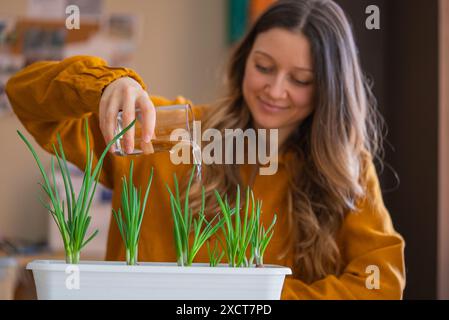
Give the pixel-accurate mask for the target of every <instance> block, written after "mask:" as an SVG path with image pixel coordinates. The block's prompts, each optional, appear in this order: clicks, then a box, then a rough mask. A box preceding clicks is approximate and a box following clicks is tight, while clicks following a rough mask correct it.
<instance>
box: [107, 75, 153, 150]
mask: <svg viewBox="0 0 449 320" xmlns="http://www.w3.org/2000/svg"><path fill="white" fill-rule="evenodd" d="M136 108H139V109H140V111H141V116H142V121H141V124H142V139H141V140H142V144H141V146H140V147H141V148H142V151H143V152H144V153H145V154H148V153H153V152H154V150H153V146H152V144H151V139H152V138H153V136H154V128H155V125H156V110H155V107H154V105H153V102H152V101H151V99H150V97H149V95H148V93H147V92H146V91H145V90H144V89H143V88H142V86H141V85H140V84H139V83H138V82H137V81H136V80H134V79H132V78H130V77H123V78H119V79H117V80H115V81H113V82H111V83H110V84H109V85H108V86H107V87H106V88H105V89H104V91H103V94H102V96H101V99H100V110H99V117H100V129H101V132H102V133H103V137H104V139H105V142H106V144H108V143H109V142H110V141H111V140H112V139H113V138H114V133H115V127H116V122H117V115H118V113H119V111H123V113H122V116H123V127H124V128H125V127H127V126H128V125H129V124H130V123H131V122H132V121H133V120H134V119H135V118H136ZM124 147H125V152H126V153H132V152H133V150H134V126H133V127H132V128H131V129H130V130H128V131H127V132H126V133H125V135H124ZM109 151H110V152H114V151H115V147H114V146H112V147H111V150H109Z"/></svg>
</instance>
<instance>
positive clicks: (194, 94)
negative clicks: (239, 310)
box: [0, 0, 227, 240]
mask: <svg viewBox="0 0 449 320" xmlns="http://www.w3.org/2000/svg"><path fill="white" fill-rule="evenodd" d="M0 3H1V6H0V16H9V17H15V16H23V15H24V14H26V9H27V7H26V5H27V1H26V0H14V1H7V0H0ZM104 3H105V12H106V13H114V12H115V13H117V12H120V13H133V14H137V15H139V17H140V18H141V22H142V23H143V25H142V31H143V32H142V33H141V37H140V41H139V45H138V48H137V52H136V57H135V61H134V63H133V68H134V69H135V70H136V71H137V72H138V73H139V74H140V75H141V76H142V77H143V79H144V81H145V82H146V83H147V85H148V88H149V92H150V93H151V94H159V95H164V96H167V97H175V96H177V95H184V96H186V97H188V98H190V99H192V100H193V102H194V103H206V102H210V101H212V100H213V99H214V98H215V97H217V94H218V92H219V88H220V80H221V70H223V63H224V62H225V57H226V53H227V45H226V0H213V1H209V0H183V1H179V0H157V1H155V0H152V1H141V0H127V1H121V0H105V1H104ZM81 14H82V13H81ZM81 27H82V25H81ZM16 129H20V130H21V131H22V132H23V131H24V129H23V127H22V126H21V124H20V123H19V121H18V120H17V119H16V118H15V117H14V116H8V117H3V118H0V136H1V144H2V151H3V152H2V153H3V154H2V157H1V159H0V181H1V183H0V236H6V237H13V238H17V237H21V238H25V239H29V240H40V239H45V238H46V233H47V221H48V214H47V213H46V212H45V210H43V209H42V208H41V205H40V203H39V201H38V199H37V195H38V191H39V188H38V185H37V182H38V181H39V173H38V170H37V169H36V166H35V163H34V160H33V158H32V156H31V155H30V153H29V152H28V151H27V150H26V149H25V146H24V144H23V143H22V142H21V141H19V138H18V136H17V134H16ZM27 137H28V138H29V137H30V136H29V135H28V136H27ZM39 155H40V156H41V157H42V158H43V160H44V163H45V164H46V165H47V167H48V166H49V161H50V160H49V156H48V155H46V154H44V152H39ZM6 182H7V183H8V184H6Z"/></svg>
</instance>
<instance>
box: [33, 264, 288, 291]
mask: <svg viewBox="0 0 449 320" xmlns="http://www.w3.org/2000/svg"><path fill="white" fill-rule="evenodd" d="M27 269H29V270H33V275H34V280H35V283H36V290H37V297H38V299H40V300H47V299H113V300H122V299H123V300H124V299H149V300H158V299H163V300H178V299H179V300H221V299H223V300H242V299H243V300H279V299H280V297H281V291H282V286H283V284H284V279H285V276H286V275H289V274H291V270H290V269H289V268H286V267H281V266H276V265H266V266H265V267H264V268H230V267H228V266H227V265H224V264H221V265H220V266H218V267H209V265H208V264H204V263H195V264H194V265H193V266H191V267H178V266H177V265H176V263H163V262H162V263H159V262H142V263H139V265H138V266H127V265H126V264H125V263H124V262H107V261H106V262H105V261H85V262H81V263H80V264H78V265H69V264H66V263H65V262H64V261H56V260H36V261H33V262H31V263H29V264H28V265H27ZM78 276H79V277H78ZM77 280H79V281H77ZM77 284H79V288H78V289H77Z"/></svg>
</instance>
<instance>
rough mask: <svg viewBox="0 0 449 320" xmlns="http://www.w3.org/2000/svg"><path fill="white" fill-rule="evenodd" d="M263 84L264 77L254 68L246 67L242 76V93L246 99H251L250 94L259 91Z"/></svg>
mask: <svg viewBox="0 0 449 320" xmlns="http://www.w3.org/2000/svg"><path fill="white" fill-rule="evenodd" d="M264 86H265V80H264V77H263V76H262V75H261V74H260V73H258V72H257V71H256V70H254V69H252V68H250V67H247V68H246V70H245V76H244V78H243V95H244V97H245V98H246V99H251V95H253V94H254V93H255V92H257V91H260V90H262V89H263V88H264Z"/></svg>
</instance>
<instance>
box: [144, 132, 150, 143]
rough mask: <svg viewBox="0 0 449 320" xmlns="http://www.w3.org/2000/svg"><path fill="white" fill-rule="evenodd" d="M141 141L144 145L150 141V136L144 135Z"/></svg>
mask: <svg viewBox="0 0 449 320" xmlns="http://www.w3.org/2000/svg"><path fill="white" fill-rule="evenodd" d="M143 141H144V142H145V143H148V142H150V141H151V136H150V135H149V134H147V135H145V136H144V137H143Z"/></svg>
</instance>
